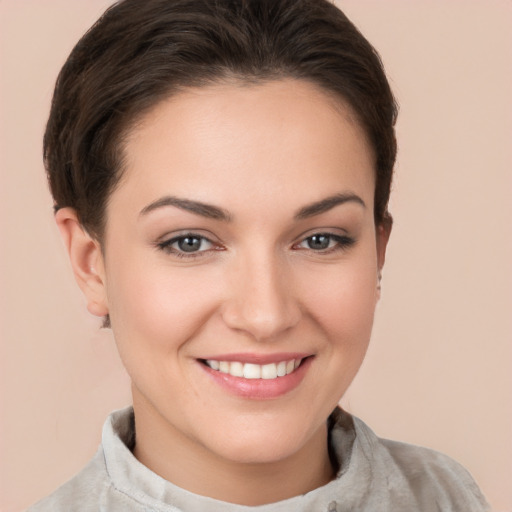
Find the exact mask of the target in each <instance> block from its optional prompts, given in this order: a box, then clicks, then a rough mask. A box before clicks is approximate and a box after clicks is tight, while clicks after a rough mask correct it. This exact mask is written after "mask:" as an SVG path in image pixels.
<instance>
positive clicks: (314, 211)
mask: <svg viewBox="0 0 512 512" xmlns="http://www.w3.org/2000/svg"><path fill="white" fill-rule="evenodd" d="M345 203H356V204H360V205H361V206H362V207H363V208H366V204H365V202H364V201H363V200H362V199H361V198H360V197H359V196H358V195H356V194H352V193H342V194H335V195H333V196H329V197H326V198H325V199H322V200H321V201H316V202H315V203H311V204H308V205H306V206H304V207H302V208H301V209H300V210H299V211H298V212H297V213H296V214H295V219H296V220H302V219H307V218H309V217H314V216H315V215H320V214H321V213H325V212H327V211H329V210H332V209H333V208H334V207H335V206H338V205H340V204H345Z"/></svg>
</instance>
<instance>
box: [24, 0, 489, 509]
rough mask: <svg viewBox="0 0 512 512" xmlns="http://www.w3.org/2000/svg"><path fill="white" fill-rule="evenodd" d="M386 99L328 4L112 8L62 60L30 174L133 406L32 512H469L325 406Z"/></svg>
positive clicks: (398, 450)
mask: <svg viewBox="0 0 512 512" xmlns="http://www.w3.org/2000/svg"><path fill="white" fill-rule="evenodd" d="M395 119H396V105H395V102H394V99H393V96H392V94H391V91H390V89H389V85H388V83H387V80H386V78H385V75H384V72H383V70H382V66H381V63H380V60H379V58H378V56H377V54H376V53H375V51H374V50H373V48H372V47H371V46H370V45H369V43H368V42H367V41H366V40H365V39H364V38H363V36H361V34H360V33H359V32H358V31H357V29H355V27H354V26H353V25H352V24H351V22H350V21H349V20H348V19H347V18H346V17H345V16H344V15H343V14H342V13H341V12H340V11H339V10H337V9H336V8H335V7H334V6H332V5H331V4H329V3H328V2H323V1H318V0H303V1H291V0H283V1H278V2H276V1H270V0H269V1H261V0H259V1H244V2H232V1H228V0H225V1H205V2H197V1H192V0H188V1H176V2H168V1H163V0H149V1H147V2H137V1H135V0H126V1H124V2H120V3H119V4H117V5H115V6H114V7H113V8H111V9H110V10H109V11H107V13H106V14H105V15H104V16H103V17H102V18H101V19H100V20H99V21H98V23H97V24H96V25H95V26H94V27H93V28H92V29H91V30H90V31H89V33H88V34H86V36H84V38H83V39H82V40H81V41H80V42H79V44H78V45H77V46H76V47H75V49H74V50H73V52H72V54H71V55H70V57H69V59H68V61H67V63H66V64H65V66H64V68H63V70H62V72H61V74H60V76H59V79H58V83H57V86H56V91H55V96H54V101H53V105H52V111H51V114H50V119H49V122H48V126H47V130H46V134H45V163H46V166H47V171H48V176H49V180H50V186H51V190H52V194H53V197H54V201H55V209H56V220H57V224H58V226H59V229H60V231H61V234H62V237H63V239H64V241H65V244H66V247H67V249H68V253H69V256H70V260H71V264H72V267H73V270H74V273H75V277H76V279H77V282H78V284H79V286H80V287H81V289H82V291H83V293H84V295H85V297H86V300H87V305H88V309H89V311H90V312H91V313H92V314H93V315H96V316H99V317H102V318H103V319H104V323H105V325H109V326H111V327H112V330H113V332H114V336H115V339H116V343H117V346H118V349H119V353H120V356H121V359H122V360H123V363H124V365H125V367H126V369H127V371H128V374H129V375H130V378H131V381H132V395H133V409H128V410H124V411H118V412H116V413H114V414H113V415H112V416H111V417H110V418H109V419H108V420H107V422H106V424H105V428H104V432H103V442H102V446H101V448H100V450H99V452H98V454H97V456H96V457H95V458H94V459H93V460H92V461H91V463H90V464H89V465H88V466H87V467H86V468H85V469H84V470H83V471H82V472H81V473H80V474H79V475H77V477H75V478H74V479H73V480H72V481H70V482H69V483H67V484H65V485H64V486H63V487H62V488H61V489H59V490H58V491H56V493H55V494H54V495H52V496H50V497H49V498H47V499H46V500H43V501H42V502H41V503H40V504H39V505H36V506H35V507H33V509H32V510H34V511H38V510H70V509H72V510H98V509H100V510H118V509H119V510H183V511H187V510H212V511H215V510H218V511H236V510H247V507H255V510H261V511H269V512H270V511H274V510H275V511H278V510H294V511H295V510H330V511H341V510H368V511H370V510H372V511H373V510H415V509H416V510H439V509H441V510H465V511H466V510H475V511H477V510H486V508H487V505H486V503H485V500H484V498H483V496H482V495H481V493H480V491H479V490H478V488H477V487H476V484H475V483H474V482H473V480H472V479H471V477H470V476H469V475H468V474H467V472H466V471H465V470H464V469H463V468H461V467H460V466H458V465H457V464H456V463H455V462H453V461H451V460H450V459H448V458H446V457H444V456H442V455H440V454H438V453H435V452H432V451H429V450H425V449H420V448H417V447H412V446H409V445H405V444H401V443H395V442H390V441H385V440H381V439H379V438H377V437H376V436H375V434H373V432H372V431H371V430H370V429H369V428H368V427H367V426H366V425H365V424H364V423H362V422H361V421H360V420H358V419H356V418H353V417H351V416H350V415H348V414H347V413H345V412H343V411H342V410H341V409H339V408H337V403H338V402H339V400H340V398H341V397H342V396H343V394H344V392H345V391H346V389H347V387H348V386H349V384H350V382H351V381H352V379H353V378H354V376H355V374H356V372H357V370H358V369H359V367H360V365H361V363H362V361H363V358H364V354H365V352H366V348H367V346H368V342H369V338H370V332H371V328H372V322H373V315H374V310H375V305H376V302H377V300H378V298H379V294H380V276H381V271H382V267H383V265H384V259H385V252H386V245H387V242H388V239H389V235H390V231H391V217H390V215H389V213H388V210H387V204H388V199H389V192H390V184H391V176H392V170H393V164H394V160H395V154H396V142H395V135H394V123H395Z"/></svg>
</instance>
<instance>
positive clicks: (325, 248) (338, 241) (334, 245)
mask: <svg viewBox="0 0 512 512" xmlns="http://www.w3.org/2000/svg"><path fill="white" fill-rule="evenodd" d="M354 242H355V240H354V239H353V238H351V237H349V236H346V235H336V234H334V233H315V234H314V235H311V236H308V237H307V238H304V240H302V241H301V242H300V243H299V244H298V245H297V247H298V248H299V249H311V250H313V251H315V252H331V251H335V250H337V249H346V248H348V247H350V246H351V245H353V244H354Z"/></svg>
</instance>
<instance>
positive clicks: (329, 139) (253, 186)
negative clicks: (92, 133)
mask: <svg viewBox="0 0 512 512" xmlns="http://www.w3.org/2000/svg"><path fill="white" fill-rule="evenodd" d="M123 160H124V168H123V179H122V182H121V186H120V189H121V190H122V189H123V188H125V187H127V188H130V189H132V190H133V191H137V197H142V196H144V197H145V198H147V199H148V200H149V199H151V198H153V199H154V198H155V197H156V196H158V195H161V194H163V193H173V194H180V195H183V196H185V197H193V198H194V199H197V200H202V201H209V202H211V200H212V196H214V199H215V200H218V201H220V202H226V201H228V200H229V201H233V194H232V192H233V191H236V192H237V194H238V195H239V196H243V198H242V197H241V201H246V200H247V201H251V200H252V201H258V200H260V197H259V196H262V195H264V196H265V197H266V198H270V197H274V198H276V199H277V198H278V197H279V194H283V193H284V192H286V194H288V195H295V196H296V199H297V202H300V201H303V202H309V201H310V200H311V197H310V196H311V193H314V192H313V189H314V190H316V191H317V193H318V194H319V195H321V194H324V195H329V194H328V193H329V192H330V193H332V189H333V187H338V188H340V189H343V188H349V189H353V188H359V189H360V190H359V191H358V193H359V194H363V193H364V194H366V196H367V197H366V199H365V201H367V202H368V204H369V205H371V204H372V200H373V190H374V183H375V178H374V157H373V152H372V150H371V148H370V146H369V144H368V142H367V138H366V135H365V132H364V130H363V129H362V128H361V126H360V124H359V123H358V122H357V120H356V116H355V115H354V114H353V112H352V110H351V109H350V107H348V106H347V105H346V104H345V103H344V102H342V101H340V100H338V99H335V98H334V97H333V96H332V95H330V94H328V93H326V92H324V91H323V90H322V89H320V88H318V87H317V86H315V85H312V84H310V83H308V82H303V81H297V80H282V81H274V82H268V83H263V84H257V85H254V84H252V85H247V84H239V83H234V84H233V83H231V84H216V85H212V86H208V87H202V88H190V89H187V90H185V91H183V92H181V93H178V94H176V95H174V96H172V97H170V98H169V99H167V100H165V101H162V102H160V103H159V104H157V105H156V106H155V107H154V108H153V109H152V110H151V111H150V112H149V113H147V114H145V115H144V116H143V117H142V118H141V119H140V120H139V122H137V123H136V124H135V125H134V127H133V128H132V130H131V131H130V132H129V134H128V136H127V137H126V138H125V145H124V159H123ZM115 194H116V192H115V193H114V195H115ZM369 196H371V197H369ZM112 199H114V198H112Z"/></svg>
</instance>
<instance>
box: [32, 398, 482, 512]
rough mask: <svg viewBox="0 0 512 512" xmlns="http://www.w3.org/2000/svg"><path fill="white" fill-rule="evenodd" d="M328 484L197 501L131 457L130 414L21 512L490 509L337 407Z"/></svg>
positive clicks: (447, 467)
mask: <svg viewBox="0 0 512 512" xmlns="http://www.w3.org/2000/svg"><path fill="white" fill-rule="evenodd" d="M330 425H331V426H330V430H329V433H330V438H329V440H330V450H331V454H332V456H333V457H335V459H336V461H337V462H338V466H339V470H338V473H337V477H336V479H335V480H333V481H331V482H329V483H328V484H327V485H324V486H323V487H320V488H318V489H315V490H314V491H311V492H309V493H307V494H305V495H302V496H296V497H294V498H290V499H287V500H284V501H280V502H277V503H273V504H269V505H262V506H257V507H247V506H241V505H234V504H231V503H225V502H222V501H218V500H214V499H211V498H207V497H204V496H198V495H196V494H193V493H190V492H188V491H186V490H184V489H181V488H179V487H177V486H175V485H173V484H172V483H170V482H168V481H166V480H164V479H163V478H161V477H160V476H158V475H157V474H155V473H153V472H152V471H151V470H150V469H148V468H147V467H145V466H144V465H142V464H141V463H140V462H138V461H137V459H136V458H135V457H134V456H133V454H132V452H131V449H132V448H133V446H134V442H135V421H134V416H133V409H132V408H127V409H123V410H120V411H116V412H114V413H112V414H111V415H110V416H109V418H108V419H107V421H106V423H105V425H104V427H103V434H102V443H101V446H100V448H99V449H98V452H97V453H96V455H95V456H94V458H93V459H92V460H91V461H90V462H89V464H88V465H87V466H86V467H85V468H84V469H83V470H82V471H81V472H80V473H79V474H78V475H76V476H75V477H74V478H72V479H71V480H70V481H69V482H67V483H66V484H64V485H63V486H62V487H60V488H59V489H58V490H57V491H55V492H54V493H53V494H52V495H50V496H49V497H47V498H45V499H43V500H41V501H40V502H39V503H37V504H36V505H33V506H32V507H30V508H29V509H28V511H27V512H50V511H51V512H64V511H65V512H71V511H77V512H105V511H109V512H112V511H114V512H115V511H119V512H121V511H122V512H285V511H286V512H290V511H293V512H354V511H358V512H388V511H389V512H402V511H403V512H405V511H407V512H410V511H416V510H418V511H425V512H430V511H432V512H434V511H435V512H441V511H442V512H449V511H457V512H482V511H489V510H490V508H489V506H488V504H487V503H486V501H485V498H484V497H483V495H482V493H481V492H480V490H479V489H478V487H477V485H476V483H475V482H474V480H473V479H472V477H471V476H470V474H469V473H468V472H467V471H466V470H465V469H464V468H463V467H462V466H460V465H459V464H458V463H457V462H455V461H453V460H452V459H450V458H449V457H447V456H445V455H442V454H440V453H438V452H435V451H433V450H429V449H427V448H420V447H418V446H412V445H408V444H405V443H399V442H396V441H388V440H385V439H380V438H378V437H377V436H376V435H375V434H374V433H373V432H372V430H371V429H370V428H369V427H368V426H367V425H365V424H364V423H363V422H362V421H361V420H359V419H358V418H356V417H353V416H351V415H350V414H348V413H346V412H345V411H342V410H341V409H337V410H336V411H335V412H334V413H333V415H332V416H331V418H330Z"/></svg>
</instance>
